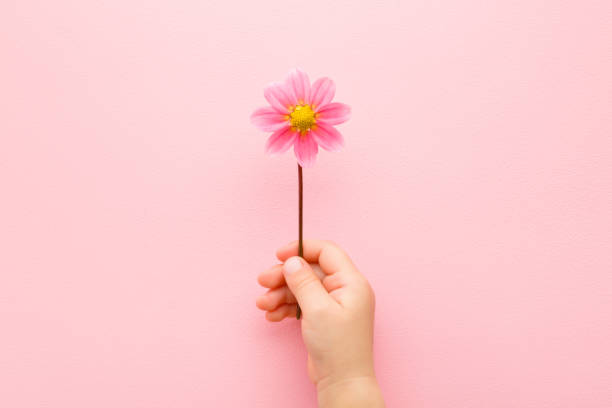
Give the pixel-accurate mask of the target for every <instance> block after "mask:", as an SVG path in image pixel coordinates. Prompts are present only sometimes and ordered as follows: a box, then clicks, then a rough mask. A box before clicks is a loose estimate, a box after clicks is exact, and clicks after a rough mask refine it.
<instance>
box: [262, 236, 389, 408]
mask: <svg viewBox="0 0 612 408" xmlns="http://www.w3.org/2000/svg"><path fill="white" fill-rule="evenodd" d="M303 247H304V259H305V260H306V261H308V263H307V262H304V259H302V258H300V257H297V256H296V255H297V252H298V251H297V241H294V242H291V243H290V244H288V245H286V246H284V247H282V248H280V249H278V251H277V252H276V256H277V257H278V259H280V260H281V261H283V262H284V265H283V264H279V265H274V266H273V267H271V268H270V269H268V270H267V271H265V272H263V273H261V274H260V275H259V277H258V281H259V283H260V284H261V285H262V286H264V287H266V288H269V289H270V290H269V291H268V292H267V293H266V294H264V295H262V296H260V297H259V298H258V299H257V307H259V308H260V309H263V310H266V318H267V319H268V320H270V321H273V322H278V321H281V320H283V319H284V318H285V317H295V315H296V310H297V305H296V298H297V301H299V304H300V307H301V309H302V315H303V316H302V336H303V338H304V343H305V344H306V349H307V350H308V374H309V376H310V379H311V380H312V381H313V382H314V383H315V385H316V386H317V391H318V394H319V404H320V406H321V407H334V406H351V407H360V406H367V407H378V406H384V403H383V401H382V397H381V394H380V390H379V388H378V385H377V382H376V378H375V375H374V365H373V359H372V337H373V336H372V334H373V333H372V332H373V325H374V303H375V302H374V292H373V291H372V288H371V287H370V284H369V283H368V281H367V280H366V279H365V277H364V276H363V275H361V273H360V272H359V271H358V270H357V268H356V267H355V265H354V264H353V262H352V261H351V259H350V258H349V256H348V255H347V254H346V253H345V252H344V251H343V250H342V249H341V248H340V247H338V246H337V245H335V244H334V243H332V242H329V241H319V240H305V241H304V243H303ZM309 263H310V264H312V267H311V265H309Z"/></svg>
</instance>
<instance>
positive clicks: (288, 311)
mask: <svg viewBox="0 0 612 408" xmlns="http://www.w3.org/2000/svg"><path fill="white" fill-rule="evenodd" d="M296 313H297V305H296V304H295V303H292V304H288V303H285V304H283V305H281V306H279V307H277V308H276V309H274V310H272V311H271V312H266V319H268V320H269V321H271V322H280V321H281V320H283V319H284V318H285V317H295V315H296Z"/></svg>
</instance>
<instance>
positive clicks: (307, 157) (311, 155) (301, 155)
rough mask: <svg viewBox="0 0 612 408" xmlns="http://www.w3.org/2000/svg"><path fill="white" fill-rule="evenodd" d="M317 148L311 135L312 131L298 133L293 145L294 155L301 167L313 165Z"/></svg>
mask: <svg viewBox="0 0 612 408" xmlns="http://www.w3.org/2000/svg"><path fill="white" fill-rule="evenodd" d="M318 150H319V148H318V146H317V142H316V141H315V140H314V138H313V137H312V132H308V133H306V134H305V135H298V137H297V139H296V141H295V144H294V145H293V151H294V153H295V157H296V158H297V161H298V163H300V166H302V167H312V165H314V162H315V159H316V158H317V151H318Z"/></svg>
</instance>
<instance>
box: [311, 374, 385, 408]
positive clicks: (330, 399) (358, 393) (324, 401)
mask: <svg viewBox="0 0 612 408" xmlns="http://www.w3.org/2000/svg"><path fill="white" fill-rule="evenodd" d="M317 394H318V400H319V408H345V407H351V408H361V407H363V408H384V406H385V403H384V401H383V398H382V393H381V392H380V387H379V386H378V383H377V382H376V379H375V378H373V377H357V378H351V379H346V380H343V381H339V382H337V383H334V384H329V385H326V384H320V387H317Z"/></svg>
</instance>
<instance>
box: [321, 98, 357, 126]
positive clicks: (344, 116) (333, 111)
mask: <svg viewBox="0 0 612 408" xmlns="http://www.w3.org/2000/svg"><path fill="white" fill-rule="evenodd" d="M318 113H319V116H317V123H319V122H323V123H326V124H328V125H339V124H340V123H344V122H346V121H347V120H349V118H350V117H351V107H350V106H348V105H345V104H343V103H340V102H332V103H328V104H327V105H325V106H323V107H322V108H321V109H319V112H318Z"/></svg>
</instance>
